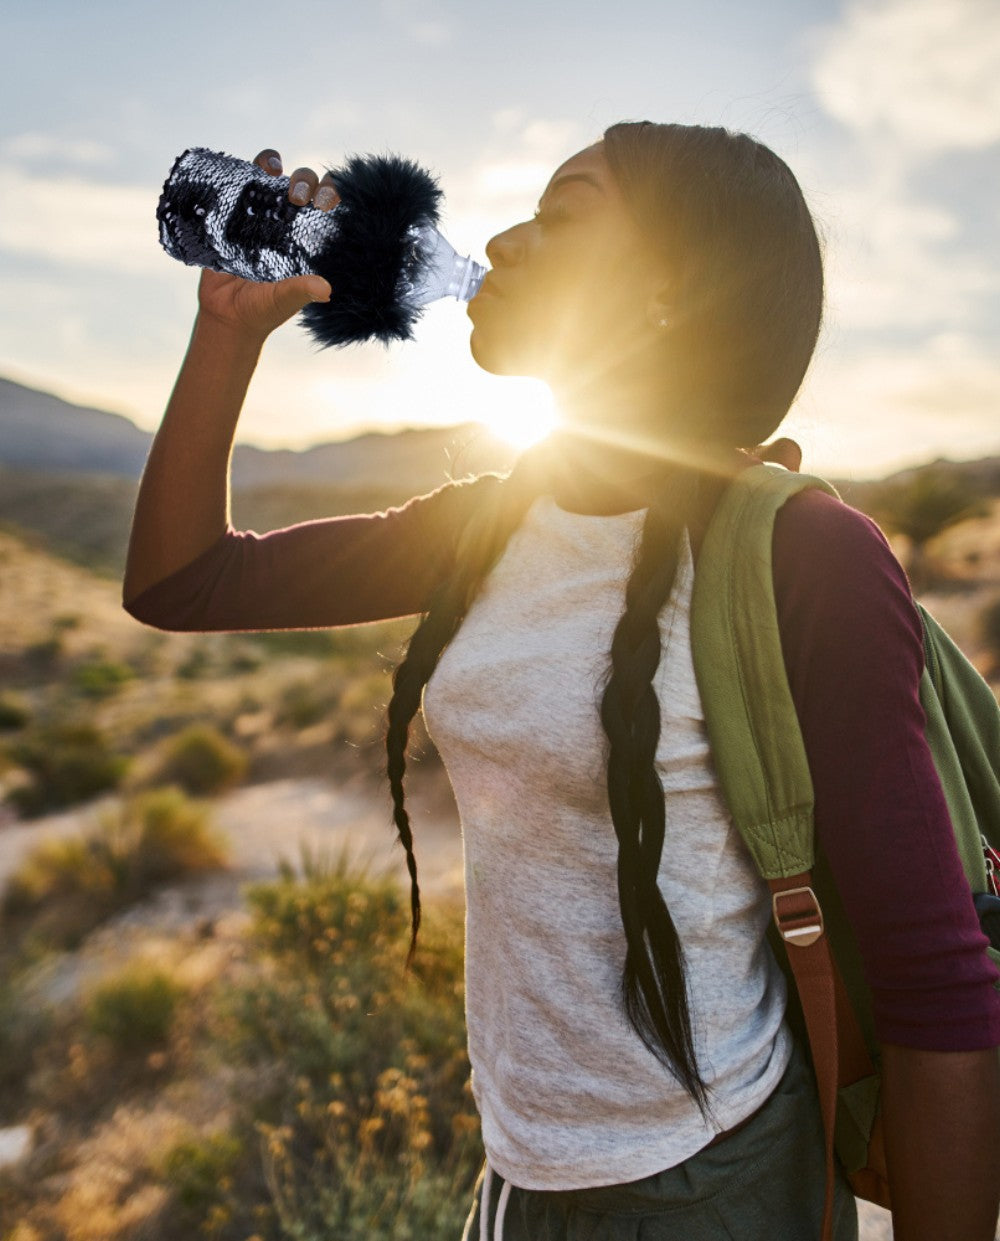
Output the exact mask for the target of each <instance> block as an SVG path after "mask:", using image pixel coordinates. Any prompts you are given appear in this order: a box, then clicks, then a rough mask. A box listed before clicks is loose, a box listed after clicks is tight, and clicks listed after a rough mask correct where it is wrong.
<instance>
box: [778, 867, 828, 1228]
mask: <svg viewBox="0 0 1000 1241" xmlns="http://www.w3.org/2000/svg"><path fill="white" fill-rule="evenodd" d="M768 886H769V887H770V889H771V892H772V894H773V896H772V900H773V904H774V920H775V923H776V924H777V927H778V932H779V934H780V935H781V938H782V939H783V940H784V943H785V950H786V952H787V954H788V962H789V965H790V966H791V968H792V974H793V976H794V978H795V985H796V987H797V989H798V992H799V999H800V1000H801V1001H802V1013H803V1016H804V1017H805V1022H806V1030H807V1032H808V1034H809V1047H810V1049H811V1051H812V1059H813V1070H814V1072H815V1075H816V1089H817V1093H818V1094H819V1106H820V1113H821V1115H822V1118H823V1141H824V1144H825V1147H826V1193H825V1196H824V1199H823V1229H822V1233H821V1237H822V1241H833V1185H834V1163H833V1158H834V1156H833V1128H834V1121H835V1119H836V1114H837V1077H838V1055H837V1002H836V983H835V982H834V964H833V958H832V957H831V956H830V945H829V943H828V941H827V938H826V932H825V929H824V927H823V914H822V910H821V909H820V907H819V902H818V901H817V899H816V895H815V893H814V891H813V888H812V875H811V873H810V872H809V871H804V872H803V873H802V874H800V875H794V876H792V877H791V878H789V879H769V880H768Z"/></svg>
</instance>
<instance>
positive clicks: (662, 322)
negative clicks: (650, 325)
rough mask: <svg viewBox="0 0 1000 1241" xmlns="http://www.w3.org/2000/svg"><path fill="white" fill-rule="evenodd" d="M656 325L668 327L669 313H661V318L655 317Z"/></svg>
mask: <svg viewBox="0 0 1000 1241" xmlns="http://www.w3.org/2000/svg"><path fill="white" fill-rule="evenodd" d="M656 326H657V327H669V326H670V316H669V315H663V316H662V318H659V319H657V320H656Z"/></svg>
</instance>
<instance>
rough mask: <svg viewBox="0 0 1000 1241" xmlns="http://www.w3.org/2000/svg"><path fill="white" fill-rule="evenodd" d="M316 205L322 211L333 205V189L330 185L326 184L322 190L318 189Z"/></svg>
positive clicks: (314, 201)
mask: <svg viewBox="0 0 1000 1241" xmlns="http://www.w3.org/2000/svg"><path fill="white" fill-rule="evenodd" d="M313 203H314V204H315V206H317V207H319V209H320V210H321V211H326V210H327V209H328V208H330V207H332V206H333V190H331V189H330V187H329V186H326V185H325V186H324V187H323V188H322V189H321V190H317V191H316V197H315V198H314V199H313Z"/></svg>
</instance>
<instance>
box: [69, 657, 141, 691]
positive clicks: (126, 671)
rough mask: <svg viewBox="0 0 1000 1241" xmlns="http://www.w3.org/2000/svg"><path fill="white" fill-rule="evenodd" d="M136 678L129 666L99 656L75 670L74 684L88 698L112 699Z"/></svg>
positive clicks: (79, 665)
mask: <svg viewBox="0 0 1000 1241" xmlns="http://www.w3.org/2000/svg"><path fill="white" fill-rule="evenodd" d="M134 676H135V673H134V671H133V670H132V669H131V668H130V667H129V665H128V664H123V663H120V662H119V661H118V660H114V659H104V658H102V657H99V656H98V657H95V658H93V659H89V660H87V661H86V662H85V663H82V664H78V665H77V666H76V668H74V669H73V676H72V683H73V685H74V687H75V688H76V689H77V690H79V692H80V693H81V694H83V695H84V696H85V697H87V698H110V697H111V696H112V695H113V694H117V693H118V691H119V690H120V689H121V687H122V686H123V685H125V684H126V682H128V681H131V680H132V678H133V677H134Z"/></svg>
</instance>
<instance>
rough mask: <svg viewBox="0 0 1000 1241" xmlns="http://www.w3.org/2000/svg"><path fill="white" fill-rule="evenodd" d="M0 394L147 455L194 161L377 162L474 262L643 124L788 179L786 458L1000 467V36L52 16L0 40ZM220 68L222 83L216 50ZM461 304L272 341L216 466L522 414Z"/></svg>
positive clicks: (980, 10)
mask: <svg viewBox="0 0 1000 1241" xmlns="http://www.w3.org/2000/svg"><path fill="white" fill-rule="evenodd" d="M0 22H2V29H3V32H4V35H5V46H6V47H7V48H8V49H9V51H10V54H9V56H8V66H7V73H6V75H5V79H4V82H3V84H2V85H0V98H2V99H3V101H4V106H3V108H2V109H0V154H2V157H3V158H2V161H0V199H2V202H0V275H2V279H3V282H4V287H5V288H6V290H7V294H8V296H7V298H6V299H4V303H3V305H2V306H0V373H3V374H5V375H8V376H9V377H10V378H11V379H13V380H15V381H16V382H20V383H24V384H26V385H27V386H30V387H36V388H40V389H43V390H45V391H50V392H53V393H54V394H55V395H58V396H60V397H63V398H64V399H66V400H70V401H73V402H75V403H79V404H84V405H92V406H95V407H97V408H101V409H108V410H110V411H111V412H116V413H121V414H124V415H125V416H127V417H129V418H131V419H132V420H133V421H135V422H136V423H137V424H138V425H140V426H142V427H143V428H144V429H148V430H151V429H153V428H154V427H155V426H156V424H157V422H158V420H159V417H160V415H161V412H162V409H163V406H164V404H165V402H166V400H167V398H168V397H169V393H170V389H171V387H172V384H173V381H174V378H175V376H176V372H177V368H178V366H179V364H180V360H181V357H182V355H183V351H184V347H185V345H186V341H187V337H188V334H189V332H190V327H191V322H192V319H193V314H194V308H195V287H196V283H197V273H196V272H195V271H194V270H192V269H188V268H184V267H182V266H181V265H180V264H178V263H175V262H173V261H172V260H170V259H169V258H167V256H166V255H165V254H164V253H163V252H162V250H161V249H160V247H159V244H158V241H157V237H156V227H155V219H154V212H155V206H156V201H157V199H158V197H159V193H160V189H161V187H162V183H163V179H164V177H165V176H166V174H167V172H168V170H169V168H170V165H171V162H172V160H173V158H174V157H175V156H176V154H178V152H179V151H181V150H183V149H184V148H185V147H187V146H193V145H204V146H211V147H213V148H215V149H219V150H228V151H231V152H233V153H235V154H239V155H243V156H245V157H246V158H251V157H252V156H253V154H254V153H255V152H256V151H257V150H259V149H260V148H261V147H263V146H268V145H271V146H276V147H278V148H279V149H280V150H281V151H282V153H283V154H284V156H285V159H286V167H287V168H288V169H291V168H293V167H295V166H296V165H298V164H312V165H313V166H316V167H322V166H324V165H326V164H331V163H335V162H337V161H339V160H340V158H341V157H342V155H343V154H344V153H346V152H350V151H366V150H386V149H389V150H397V151H400V152H402V153H403V154H406V155H409V156H410V157H412V158H414V159H417V160H418V161H420V162H422V163H424V164H425V165H427V166H429V167H430V168H432V169H433V170H434V171H436V172H437V173H438V175H439V176H440V179H441V184H442V187H443V188H444V190H445V194H446V214H445V231H446V232H447V234H448V235H449V236H450V238H451V240H452V241H453V242H454V244H455V245H456V246H457V247H458V248H460V249H462V250H464V251H466V252H471V253H472V254H473V255H474V256H476V257H477V258H480V259H482V257H483V253H484V246H485V242H486V240H487V239H488V238H489V236H490V235H491V234H492V233H494V232H495V231H497V230H498V229H500V228H502V227H505V226H506V225H508V224H509V223H511V222H512V221H514V220H516V219H520V218H523V217H524V216H525V214H528V213H530V211H531V210H532V209H533V207H534V204H535V201H536V200H537V198H538V196H539V194H540V193H541V191H542V189H543V188H544V184H545V181H546V179H547V177H548V176H549V174H550V173H551V171H552V169H553V168H554V167H555V166H556V165H557V164H558V163H559V162H560V161H561V160H562V159H564V158H565V157H566V156H568V155H569V154H571V153H572V152H573V151H574V150H577V149H579V148H580V147H581V146H584V145H586V144H587V143H589V142H590V141H592V140H593V139H594V138H595V137H596V136H598V135H599V134H600V132H601V130H602V129H603V128H604V127H605V126H606V125H607V124H609V123H611V122H613V121H615V120H618V119H622V118H635V117H643V116H648V117H650V118H652V119H676V120H681V121H685V122H691V123H704V124H724V125H727V126H729V127H730V128H734V129H745V130H747V131H749V132H752V133H754V134H755V135H756V136H758V137H760V138H761V139H762V140H764V141H765V142H767V143H768V144H769V145H770V146H772V147H773V148H774V149H775V150H776V151H777V152H778V153H779V154H780V155H782V156H783V157H784V158H785V159H786V160H787V161H788V163H789V164H790V165H791V167H792V168H793V170H794V171H795V173H796V175H797V176H798V177H799V180H800V181H801V183H802V185H803V188H804V190H805V192H806V196H807V198H808V200H809V202H810V204H811V206H812V208H813V210H814V212H815V214H816V217H817V220H818V222H819V225H820V229H821V231H822V234H823V236H824V241H825V248H826V254H827V272H828V283H829V293H828V306H827V319H826V325H825V327H824V332H823V335H822V337H821V341H820V347H819V350H818V352H817V357H816V359H815V361H814V364H813V367H812V369H811V372H810V374H809V376H808V377H807V380H806V384H805V386H804V388H803V391H802V393H801V395H800V398H799V400H798V401H797V403H796V406H795V408H794V409H793V412H792V415H791V416H790V418H789V420H788V421H787V422H786V424H785V428H784V429H785V431H786V433H788V434H792V435H795V436H796V438H798V439H799V440H800V441H801V442H802V443H803V446H804V448H805V451H806V459H807V463H808V464H809V466H810V467H811V468H813V469H816V470H820V471H824V470H825V471H827V472H831V473H838V474H840V475H853V476H856V477H861V476H866V475H872V474H881V473H885V472H886V471H887V470H891V469H894V468H897V467H899V466H902V465H906V464H913V463H917V462H920V461H924V460H927V459H930V458H933V457H936V456H948V457H951V458H956V459H961V458H970V457H976V456H982V455H989V454H993V453H996V452H998V451H1000V417H998V411H1000V357H998V354H997V350H996V344H995V342H996V338H997V330H998V327H1000V322H998V320H1000V303H998V298H997V289H998V275H997V262H996V259H997V248H998V244H1000V243H998V240H997V236H998V230H997V224H998V216H1000V210H998V208H997V205H996V204H997V203H998V202H1000V192H998V191H1000V160H998V143H1000V7H998V6H996V5H995V4H994V3H992V0H948V3H944V4H942V3H941V2H940V0H906V2H904V0H866V2H864V3H840V2H837V0H807V2H805V3H802V2H799V0H776V2H775V3H774V4H771V5H769V6H767V7H766V9H757V8H754V9H752V10H751V8H750V7H749V6H745V5H742V4H741V3H739V0H707V3H706V4H704V5H702V6H701V7H700V8H699V9H698V10H697V11H693V10H691V9H689V7H688V6H685V7H683V8H682V7H681V6H680V5H679V4H676V3H667V4H662V3H661V4H658V5H653V4H652V3H649V2H648V0H623V3H621V4H619V5H617V6H615V7H614V9H613V11H610V10H608V9H606V8H598V7H596V6H595V7H593V8H592V7H590V6H587V5H581V4H579V3H576V4H573V5H570V4H567V3H564V2H563V0H556V2H555V3H553V4H550V5H546V6H545V8H544V9H542V10H536V9H534V8H532V7H531V6H529V5H528V4H527V3H526V2H525V0H510V2H509V3H508V4H507V5H506V6H504V7H503V9H496V8H494V7H492V6H486V5H482V4H478V3H471V4H466V5H464V6H459V5H458V4H457V3H455V2H454V0H421V3H419V4H418V3H413V2H411V0H380V2H379V3H375V4H372V5H371V6H367V7H366V8H364V9H359V8H357V7H356V6H346V5H337V4H333V5H331V4H328V3H327V4H322V3H320V2H319V0H300V3H299V4H298V5H296V6H295V8H294V9H292V10H284V11H278V10H275V9H273V7H271V6H267V5H264V4H263V3H261V2H260V0H248V2H247V3H244V4H241V5H239V6H237V5H235V4H233V3H230V2H228V0H226V2H223V3H218V4H215V5H212V6H203V5H195V4H193V3H191V2H190V0H178V3H175V4H174V5H172V6H171V9H170V20H169V22H165V21H163V10H162V9H161V8H160V6H158V5H155V4H152V3H149V0H136V2H135V3H129V4H125V3H124V2H123V0H97V2H96V3H94V4H91V5H89V6H87V7H86V8H85V9H80V8H78V7H76V6H72V5H70V4H69V3H68V2H67V0H52V2H51V3H49V4H46V5H44V6H36V7H33V8H31V9H28V8H27V6H25V8H24V9H23V10H22V11H21V12H19V13H17V14H9V13H8V14H6V15H4V17H3V18H2V19H0ZM219 48H224V49H225V53H224V55H223V54H220V53H219V52H218V51H217V50H216V49H219ZM467 340H468V324H467V321H466V319H465V317H464V313H463V308H462V307H461V306H459V305H457V304H456V303H454V302H451V303H448V304H440V305H437V306H434V307H431V308H430V309H429V311H428V313H427V315H426V317H425V321H424V322H423V324H422V325H421V326H420V328H419V330H418V340H417V341H416V342H415V343H413V344H409V345H402V346H395V347H393V348H392V349H390V350H388V351H384V350H382V349H381V348H380V347H378V346H371V345H370V346H365V347H362V348H359V349H354V350H351V351H346V352H343V353H338V352H335V351H325V352H316V351H315V350H314V348H313V347H312V345H311V344H310V342H309V340H308V338H307V337H306V335H305V333H304V332H302V331H301V329H300V328H299V327H298V326H297V325H295V324H290V325H287V326H286V327H284V328H282V329H281V330H280V331H279V332H278V333H277V334H276V335H275V336H274V337H273V338H272V339H271V340H270V341H269V342H268V345H267V347H266V350H265V354H264V357H263V359H262V362H261V365H260V367H259V369H258V372H257V375H256V376H255V379H254V382H253V385H252V387H251V391H250V394H249V397H248V400H247V405H246V409H245V412H244V416H243V419H242V422H241V426H240V436H239V438H240V440H241V442H247V443H256V444H259V445H261V446H269V447H282V446H284V447H302V446H304V445H307V444H310V443H317V442H328V441H331V440H337V439H344V438H349V437H351V436H353V435H355V434H358V433H361V432H362V431H363V430H364V429H366V428H369V427H371V428H382V429H384V428H385V427H387V426H390V425H395V426H405V425H431V424H451V423H460V422H465V421H469V420H475V419H476V418H477V416H480V417H482V418H483V419H485V420H486V421H487V422H488V423H489V424H490V425H491V426H494V427H496V426H497V424H498V421H499V420H500V419H501V418H502V417H503V416H504V414H505V413H506V411H509V410H518V411H521V412H522V413H525V414H527V415H528V416H533V414H532V411H533V409H534V401H535V390H534V388H533V386H532V385H530V384H526V383H525V382H521V383H518V381H504V380H498V379H495V378H493V377H491V376H487V375H485V374H483V373H482V372H479V371H478V370H477V368H476V367H475V365H474V363H473V362H472V360H471V358H470V357H469V354H468V347H467Z"/></svg>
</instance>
